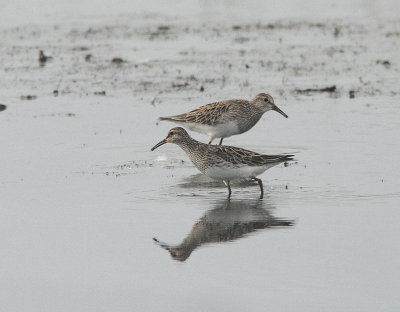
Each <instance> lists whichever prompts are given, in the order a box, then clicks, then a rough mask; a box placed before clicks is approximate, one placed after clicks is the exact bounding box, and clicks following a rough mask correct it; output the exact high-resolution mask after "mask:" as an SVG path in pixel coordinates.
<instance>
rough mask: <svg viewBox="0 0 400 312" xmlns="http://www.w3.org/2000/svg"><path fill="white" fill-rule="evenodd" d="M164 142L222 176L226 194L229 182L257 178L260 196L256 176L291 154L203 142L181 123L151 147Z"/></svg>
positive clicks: (205, 171)
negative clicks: (174, 146)
mask: <svg viewBox="0 0 400 312" xmlns="http://www.w3.org/2000/svg"><path fill="white" fill-rule="evenodd" d="M165 143H175V144H177V145H179V147H181V148H182V149H183V150H184V151H185V152H186V154H187V155H188V156H189V158H190V160H191V161H192V163H193V164H194V165H195V167H196V168H197V169H199V170H200V171H201V172H202V173H203V174H205V175H206V176H208V177H210V178H213V179H217V180H222V181H223V182H224V183H225V185H226V187H227V188H228V198H230V196H231V194H232V190H231V186H230V182H231V181H233V180H240V179H251V180H254V181H257V182H258V185H259V186H260V190H261V196H260V198H263V195H264V189H263V184H262V181H261V179H258V178H256V177H257V176H258V175H260V174H262V173H263V172H264V171H265V170H267V169H269V168H271V167H273V166H276V165H278V164H280V163H282V162H287V161H290V160H293V155H263V154H259V153H256V152H252V151H249V150H245V149H243V148H239V147H234V146H226V145H210V144H204V143H201V142H199V141H197V140H195V139H193V138H192V137H190V136H189V134H188V133H187V132H186V130H185V129H183V128H181V127H176V128H172V129H171V130H169V132H168V135H167V137H166V138H165V139H164V140H162V141H160V142H159V143H157V144H156V145H154V146H153V148H152V149H151V150H152V151H154V150H155V149H156V148H158V147H160V146H161V145H164V144H165Z"/></svg>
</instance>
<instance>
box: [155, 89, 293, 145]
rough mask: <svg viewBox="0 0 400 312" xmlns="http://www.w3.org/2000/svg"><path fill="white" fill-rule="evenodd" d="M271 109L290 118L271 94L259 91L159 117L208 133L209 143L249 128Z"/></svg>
mask: <svg viewBox="0 0 400 312" xmlns="http://www.w3.org/2000/svg"><path fill="white" fill-rule="evenodd" d="M270 110H274V111H277V112H278V113H280V114H282V115H283V116H285V117H286V118H287V117H288V116H287V115H286V114H285V113H284V112H283V111H282V110H281V109H280V108H279V107H278V106H276V105H275V103H274V99H273V98H272V96H270V95H269V94H265V93H260V94H257V95H256V97H255V98H254V99H252V100H251V101H247V100H227V101H221V102H215V103H210V104H207V105H204V106H201V107H199V108H197V109H195V110H193V111H191V112H189V113H184V114H180V115H176V116H169V117H160V120H168V121H173V122H175V123H178V124H180V125H181V126H184V127H185V126H186V127H188V128H189V129H190V130H193V131H196V132H200V133H203V134H206V135H208V136H209V137H210V142H209V144H211V142H212V141H213V140H214V139H215V138H221V140H220V142H219V145H221V144H222V140H223V139H224V138H227V137H230V136H232V135H235V134H240V133H244V132H246V131H248V130H250V129H251V128H252V127H253V126H254V125H255V124H256V123H257V122H258V121H259V120H260V118H261V117H262V115H263V114H264V113H266V112H268V111H270Z"/></svg>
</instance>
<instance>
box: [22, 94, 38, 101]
mask: <svg viewBox="0 0 400 312" xmlns="http://www.w3.org/2000/svg"><path fill="white" fill-rule="evenodd" d="M36 99H37V96H36V95H31V94H28V95H21V100H36Z"/></svg>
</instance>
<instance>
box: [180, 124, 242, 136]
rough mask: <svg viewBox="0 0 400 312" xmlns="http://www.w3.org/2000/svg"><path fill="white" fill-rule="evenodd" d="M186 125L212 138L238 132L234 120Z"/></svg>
mask: <svg viewBox="0 0 400 312" xmlns="http://www.w3.org/2000/svg"><path fill="white" fill-rule="evenodd" d="M186 126H187V127H188V128H189V129H190V130H192V131H196V132H199V133H203V134H206V135H208V136H209V137H212V138H227V137H230V136H232V135H234V134H238V133H240V131H239V127H238V125H237V123H236V122H235V121H230V122H227V123H224V124H219V125H215V126H208V125H202V124H196V123H187V124H186Z"/></svg>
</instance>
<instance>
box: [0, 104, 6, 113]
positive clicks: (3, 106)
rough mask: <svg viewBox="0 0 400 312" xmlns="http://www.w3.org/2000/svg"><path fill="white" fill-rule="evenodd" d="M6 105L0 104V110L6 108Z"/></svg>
mask: <svg viewBox="0 0 400 312" xmlns="http://www.w3.org/2000/svg"><path fill="white" fill-rule="evenodd" d="M6 109H7V106H6V105H4V104H0V112H2V111H3V110H6Z"/></svg>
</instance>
